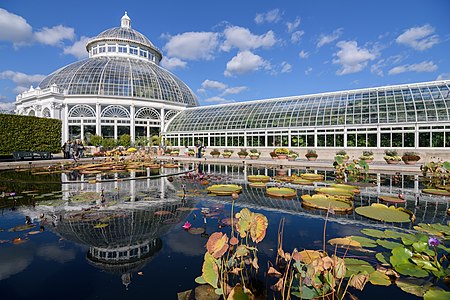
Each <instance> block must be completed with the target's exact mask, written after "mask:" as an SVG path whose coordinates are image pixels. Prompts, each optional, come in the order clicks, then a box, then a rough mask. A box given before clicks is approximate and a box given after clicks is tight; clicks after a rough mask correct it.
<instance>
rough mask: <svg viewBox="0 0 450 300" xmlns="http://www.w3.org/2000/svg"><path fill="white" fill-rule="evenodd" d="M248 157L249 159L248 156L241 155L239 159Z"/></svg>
mask: <svg viewBox="0 0 450 300" xmlns="http://www.w3.org/2000/svg"><path fill="white" fill-rule="evenodd" d="M246 157H247V155H239V158H242V159H244V158H246Z"/></svg>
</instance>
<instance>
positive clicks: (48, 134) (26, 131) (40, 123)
mask: <svg viewBox="0 0 450 300" xmlns="http://www.w3.org/2000/svg"><path fill="white" fill-rule="evenodd" d="M0 132H1V134H0V153H2V154H10V153H12V152H15V151H29V150H30V151H48V152H53V153H56V152H59V151H61V121H60V120H55V119H46V118H38V117H32V116H16V115H2V114H0Z"/></svg>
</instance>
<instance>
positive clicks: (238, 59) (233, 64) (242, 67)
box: [224, 51, 270, 76]
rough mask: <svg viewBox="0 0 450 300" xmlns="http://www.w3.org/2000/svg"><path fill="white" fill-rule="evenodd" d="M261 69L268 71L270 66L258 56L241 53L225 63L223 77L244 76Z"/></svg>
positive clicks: (246, 52) (250, 53)
mask: <svg viewBox="0 0 450 300" xmlns="http://www.w3.org/2000/svg"><path fill="white" fill-rule="evenodd" d="M261 68H265V69H269V68H270V64H269V63H268V62H267V61H265V60H264V59H263V58H262V57H261V56H259V55H256V54H253V53H252V52H250V51H242V52H239V53H238V54H237V55H236V56H235V57H233V58H232V59H231V60H230V61H229V62H228V63H227V68H226V70H225V72H224V75H225V76H233V75H234V74H245V73H249V72H252V71H256V70H259V69H261Z"/></svg>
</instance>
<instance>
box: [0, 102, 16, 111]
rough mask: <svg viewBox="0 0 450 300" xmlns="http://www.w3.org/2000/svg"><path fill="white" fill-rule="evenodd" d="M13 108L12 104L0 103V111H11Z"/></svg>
mask: <svg viewBox="0 0 450 300" xmlns="http://www.w3.org/2000/svg"><path fill="white" fill-rule="evenodd" d="M15 108H16V106H15V104H14V102H0V111H12V110H14V109H15Z"/></svg>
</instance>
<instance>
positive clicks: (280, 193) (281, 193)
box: [266, 187, 297, 198]
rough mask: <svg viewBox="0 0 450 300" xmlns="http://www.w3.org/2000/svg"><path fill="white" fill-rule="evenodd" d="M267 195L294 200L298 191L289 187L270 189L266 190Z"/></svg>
mask: <svg viewBox="0 0 450 300" xmlns="http://www.w3.org/2000/svg"><path fill="white" fill-rule="evenodd" d="M266 194H267V195H269V196H272V197H277V198H293V197H295V196H297V191H296V190H295V189H291V188H287V187H270V188H267V189H266Z"/></svg>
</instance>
